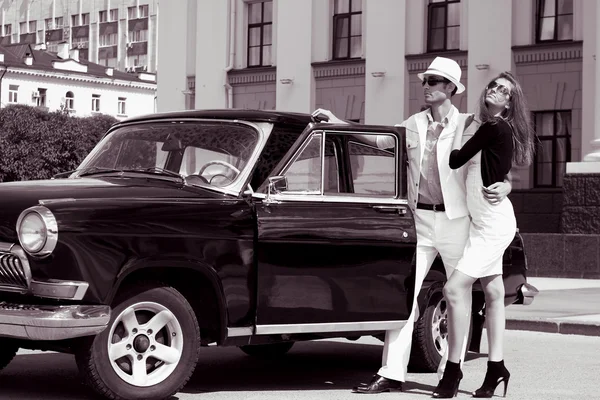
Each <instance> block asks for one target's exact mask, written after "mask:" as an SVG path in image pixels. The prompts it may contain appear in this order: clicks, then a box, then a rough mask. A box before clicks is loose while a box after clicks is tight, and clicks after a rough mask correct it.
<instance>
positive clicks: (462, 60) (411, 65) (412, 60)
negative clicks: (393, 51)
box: [405, 50, 468, 73]
mask: <svg viewBox="0 0 600 400" xmlns="http://www.w3.org/2000/svg"><path fill="white" fill-rule="evenodd" d="M467 55H468V52H467V51H466V50H458V51H445V52H443V53H440V52H436V53H423V54H407V55H406V57H405V59H406V67H407V68H408V72H409V73H411V72H413V73H414V72H423V71H425V70H426V69H427V67H428V66H429V64H431V62H432V61H433V59H434V58H436V57H438V56H441V57H448V58H451V59H453V60H455V61H456V62H457V63H458V65H460V67H461V68H462V69H467V62H468V60H467Z"/></svg>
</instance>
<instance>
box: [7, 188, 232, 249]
mask: <svg viewBox="0 0 600 400" xmlns="http://www.w3.org/2000/svg"><path fill="white" fill-rule="evenodd" d="M224 197H225V195H224V194H221V193H218V192H213V191H211V190H208V189H204V188H200V187H192V186H185V185H183V184H181V183H180V182H177V181H173V180H168V179H161V178H154V177H152V178H140V177H133V178H132V177H123V176H119V177H111V176H103V177H98V178H74V179H66V178H65V179H48V180H32V181H22V182H6V183H0V241H10V242H16V240H17V236H16V223H17V219H18V217H19V215H20V214H21V212H22V211H23V210H25V209H26V208H28V207H31V206H34V205H38V204H40V203H45V204H51V203H52V202H54V203H59V202H73V201H77V200H78V199H97V200H103V199H106V200H119V199H121V200H123V201H127V199H148V200H152V199H173V201H177V200H178V199H186V198H194V199H215V200H218V199H223V198H224Z"/></svg>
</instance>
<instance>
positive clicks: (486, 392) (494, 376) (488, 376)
mask: <svg viewBox="0 0 600 400" xmlns="http://www.w3.org/2000/svg"><path fill="white" fill-rule="evenodd" d="M509 379H510V372H508V370H507V369H506V367H505V366H504V360H502V361H488V368H487V372H486V373H485V379H484V380H483V385H481V387H480V388H479V389H477V390H476V391H474V392H473V397H478V398H486V399H487V398H490V397H492V396H493V395H494V392H495V391H496V388H497V387H498V385H499V384H501V383H502V382H504V396H503V397H506V390H507V389H508V380H509Z"/></svg>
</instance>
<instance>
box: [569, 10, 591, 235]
mask: <svg viewBox="0 0 600 400" xmlns="http://www.w3.org/2000/svg"><path fill="white" fill-rule="evenodd" d="M582 18H583V35H584V39H583V74H582V79H583V85H582V87H583V93H582V108H583V110H582V114H583V115H582V120H583V121H582V126H583V129H582V137H581V150H582V159H583V161H582V162H571V163H567V170H566V174H565V177H564V181H563V195H564V197H563V210H562V215H561V231H562V232H563V233H579V234H600V113H599V112H598V107H600V59H599V58H600V29H599V28H598V26H597V24H598V21H600V5H599V4H598V2H596V1H583V16H582Z"/></svg>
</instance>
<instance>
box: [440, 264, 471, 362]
mask: <svg viewBox="0 0 600 400" xmlns="http://www.w3.org/2000/svg"><path fill="white" fill-rule="evenodd" d="M475 280H476V279H475V278H472V277H470V276H469V275H466V274H464V273H462V272H461V271H456V270H455V271H454V272H453V273H452V275H451V276H450V279H448V282H446V285H445V286H444V297H445V298H446V302H447V303H448V361H450V362H453V363H459V362H460V360H461V357H462V348H463V341H464V337H465V334H466V333H467V332H468V329H469V324H470V321H469V318H470V315H471V302H470V301H469V300H468V299H469V298H470V297H468V296H467V295H470V292H471V291H472V287H473V283H474V282H475Z"/></svg>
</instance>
